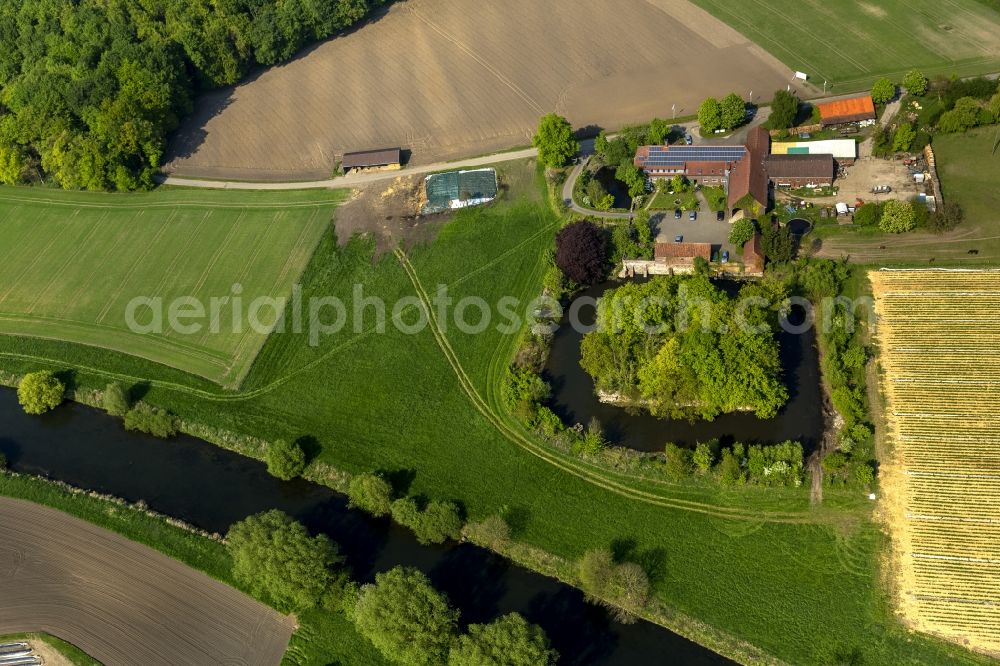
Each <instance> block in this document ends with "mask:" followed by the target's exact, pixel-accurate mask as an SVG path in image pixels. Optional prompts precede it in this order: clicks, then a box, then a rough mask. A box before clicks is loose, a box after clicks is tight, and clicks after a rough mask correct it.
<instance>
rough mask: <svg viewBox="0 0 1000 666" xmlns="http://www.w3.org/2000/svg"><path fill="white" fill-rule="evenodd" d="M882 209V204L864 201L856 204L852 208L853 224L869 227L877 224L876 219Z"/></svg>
mask: <svg viewBox="0 0 1000 666" xmlns="http://www.w3.org/2000/svg"><path fill="white" fill-rule="evenodd" d="M881 211H882V206H881V205H880V204H876V203H866V204H864V205H863V206H858V208H856V209H855V210H854V224H856V225H858V226H862V227H871V226H875V225H876V224H878V219H879V217H880V214H881Z"/></svg>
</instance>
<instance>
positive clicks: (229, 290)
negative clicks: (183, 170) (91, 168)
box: [0, 188, 344, 386]
mask: <svg viewBox="0 0 1000 666" xmlns="http://www.w3.org/2000/svg"><path fill="white" fill-rule="evenodd" d="M343 197H344V194H343V193H342V192H340V191H334V192H330V191H325V192H318V193H303V192H292V193H287V194H284V195H281V196H280V197H278V198H276V197H275V196H274V195H271V196H267V195H255V194H247V193H227V192H219V191H206V192H199V193H197V194H192V193H190V192H184V191H172V190H161V191H158V192H155V193H151V194H134V195H101V194H84V193H64V192H57V191H51V190H41V189H14V188H4V189H0V233H2V234H3V238H4V241H5V242H4V244H3V247H2V248H0V334H6V335H19V336H31V337H35V338H45V339H54V340H63V341H67V342H76V343H80V344H84V345H90V346H96V347H103V348H106V349H112V350H115V351H119V352H124V353H127V354H133V355H137V356H141V357H143V358H146V359H149V360H152V361H156V362H158V363H162V364H164V365H168V366H171V367H174V368H178V369H180V370H184V371H186V372H190V373H192V374H195V375H199V376H201V377H205V378H207V379H210V380H212V381H213V382H216V383H219V384H222V385H225V386H236V385H238V384H239V382H240V381H241V380H242V378H243V376H244V375H245V374H246V372H247V371H248V370H249V369H250V366H251V365H252V363H253V361H254V358H255V357H256V356H257V352H258V351H259V350H260V347H261V345H262V344H264V341H265V339H266V338H267V334H266V331H265V332H263V333H262V332H258V331H255V330H253V329H252V328H251V327H250V326H249V325H248V321H247V320H246V319H245V318H241V323H240V324H239V325H238V326H233V325H232V321H233V311H234V307H235V303H236V301H230V302H228V303H225V304H222V305H221V307H220V308H219V309H218V312H217V315H216V316H214V317H212V313H211V312H210V311H209V312H207V316H208V317H211V319H212V321H211V322H210V321H208V320H207V319H206V320H203V321H202V323H201V331H200V332H198V333H193V334H189V335H188V334H182V333H179V332H176V331H172V330H171V328H170V326H168V325H167V324H168V320H167V317H168V313H167V314H165V315H164V327H163V331H162V333H159V332H154V333H152V334H149V335H146V334H141V333H136V332H133V331H132V330H130V328H129V326H128V325H127V322H126V309H127V306H128V303H129V302H130V301H131V300H132V299H134V298H136V297H146V298H162V299H163V301H162V302H163V303H164V308H163V309H162V310H163V312H166V307H167V304H169V303H170V302H171V301H172V300H173V299H176V298H179V297H194V298H196V299H198V300H199V301H200V302H201V303H202V304H203V305H204V306H205V308H206V309H209V306H210V299H211V298H220V299H221V298H224V297H227V296H234V295H237V294H236V293H235V292H234V291H233V287H234V285H237V284H238V285H240V287H241V289H242V291H241V292H240V293H239V294H238V295H240V296H241V297H242V298H243V302H245V303H248V304H249V303H250V302H252V301H253V300H254V299H256V298H257V297H261V296H264V297H287V296H288V295H289V294H290V292H291V288H292V284H293V283H294V282H295V281H296V280H298V278H299V276H300V275H301V273H302V270H303V269H304V267H305V265H306V263H307V262H308V261H309V258H310V257H311V256H312V253H313V250H314V248H315V247H316V243H317V242H318V241H319V239H320V237H321V236H322V235H323V232H324V231H325V230H326V229H327V228H328V227H329V225H330V220H331V217H332V211H333V209H334V208H335V207H336V205H337V204H338V203H339V202H340V201H341V200H342V199H343ZM151 312H152V310H151V309H148V308H145V307H143V308H141V309H137V310H136V317H135V320H136V321H137V322H139V323H142V324H152V322H153V319H152V316H153V315H152V314H151ZM268 317H270V318H268ZM274 319H275V317H274V316H273V310H270V311H269V310H268V309H263V310H262V311H261V312H260V317H259V320H260V322H261V323H263V324H264V325H265V326H267V325H270V324H273V323H274ZM213 322H214V323H216V324H217V328H218V332H217V333H212V331H211V328H212V326H211V324H212V323H213ZM191 323H195V321H194V320H192V321H191Z"/></svg>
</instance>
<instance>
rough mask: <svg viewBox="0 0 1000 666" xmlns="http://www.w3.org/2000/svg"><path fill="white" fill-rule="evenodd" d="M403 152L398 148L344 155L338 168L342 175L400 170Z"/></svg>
mask: <svg viewBox="0 0 1000 666" xmlns="http://www.w3.org/2000/svg"><path fill="white" fill-rule="evenodd" d="M402 154H403V151H402V150H401V149H399V148H379V149H378V150H362V151H359V152H355V153H344V158H343V159H342V160H341V162H340V167H341V169H343V171H344V173H349V172H351V171H367V170H369V169H372V170H379V171H392V170H394V169H399V168H402V166H403V162H402Z"/></svg>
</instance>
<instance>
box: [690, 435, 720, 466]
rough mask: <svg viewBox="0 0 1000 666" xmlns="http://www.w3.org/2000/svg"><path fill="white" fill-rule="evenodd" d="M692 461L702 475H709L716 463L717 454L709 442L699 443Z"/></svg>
mask: <svg viewBox="0 0 1000 666" xmlns="http://www.w3.org/2000/svg"><path fill="white" fill-rule="evenodd" d="M691 459H692V461H693V462H694V466H695V468H696V469H697V470H698V471H699V472H700V473H701V474H707V473H708V472H709V471H710V470H711V469H712V464H713V463H714V462H715V452H714V451H713V450H712V445H711V444H709V443H707V442H698V446H696V447H695V449H694V455H693V456H692V457H691Z"/></svg>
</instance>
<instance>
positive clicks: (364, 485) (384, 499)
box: [347, 474, 392, 517]
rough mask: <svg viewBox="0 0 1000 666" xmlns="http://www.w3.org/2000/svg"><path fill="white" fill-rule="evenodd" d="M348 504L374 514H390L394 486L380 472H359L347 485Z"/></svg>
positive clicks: (379, 515)
mask: <svg viewBox="0 0 1000 666" xmlns="http://www.w3.org/2000/svg"><path fill="white" fill-rule="evenodd" d="M347 497H348V506H350V507H351V508H352V509H361V510H362V511H366V512H368V513H370V514H371V515H373V516H376V517H381V516H387V515H389V511H390V510H391V508H392V486H391V485H389V482H388V481H386V480H385V479H383V478H382V477H381V476H379V475H378V474H358V475H357V476H355V477H354V478H353V479H351V482H350V483H349V484H348V486H347Z"/></svg>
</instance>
